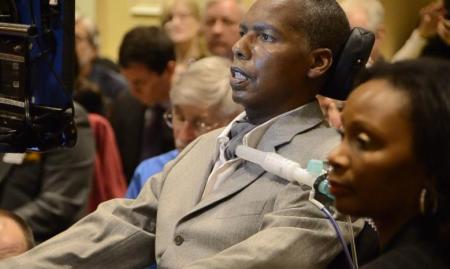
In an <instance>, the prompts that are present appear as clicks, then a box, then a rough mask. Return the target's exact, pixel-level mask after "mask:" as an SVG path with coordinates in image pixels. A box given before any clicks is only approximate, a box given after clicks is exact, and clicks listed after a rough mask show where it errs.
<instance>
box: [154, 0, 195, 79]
mask: <svg viewBox="0 0 450 269" xmlns="http://www.w3.org/2000/svg"><path fill="white" fill-rule="evenodd" d="M162 25H163V27H164V29H165V31H166V32H167V34H168V35H169V37H170V39H172V41H173V43H174V44H175V58H176V63H177V65H176V68H175V75H174V77H173V78H174V81H176V79H177V78H178V76H179V75H180V74H181V73H182V72H183V71H184V70H186V68H187V66H188V65H189V64H190V63H192V62H193V61H195V60H197V59H199V58H201V57H203V56H204V52H203V49H202V47H201V42H200V26H201V18H200V8H199V6H198V3H197V1H196V0H167V1H165V6H164V10H163V15H162Z"/></svg>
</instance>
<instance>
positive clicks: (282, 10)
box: [242, 0, 302, 32]
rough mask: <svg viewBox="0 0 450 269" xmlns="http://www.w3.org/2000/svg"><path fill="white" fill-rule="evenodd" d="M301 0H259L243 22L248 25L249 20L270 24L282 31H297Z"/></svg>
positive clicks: (298, 29)
mask: <svg viewBox="0 0 450 269" xmlns="http://www.w3.org/2000/svg"><path fill="white" fill-rule="evenodd" d="M299 2H301V0H275V1H273V0H272V1H271V0H257V1H255V3H254V4H253V5H252V6H251V7H250V9H249V11H248V12H247V13H246V14H245V16H244V19H243V20H242V22H243V23H242V24H243V25H245V26H248V25H247V24H248V23H249V22H252V23H257V24H260V25H266V26H270V27H271V28H273V29H276V30H278V31H280V32H284V31H296V32H301V29H300V28H299V26H300V23H301V20H300V16H302V15H301V12H302V11H301V10H300V9H299V8H298V3H299Z"/></svg>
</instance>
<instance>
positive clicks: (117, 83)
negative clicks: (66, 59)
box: [75, 14, 128, 112]
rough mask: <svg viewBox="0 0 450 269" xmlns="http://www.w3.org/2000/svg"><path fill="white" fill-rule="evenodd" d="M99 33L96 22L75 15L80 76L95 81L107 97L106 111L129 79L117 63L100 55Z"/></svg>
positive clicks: (125, 87)
mask: <svg viewBox="0 0 450 269" xmlns="http://www.w3.org/2000/svg"><path fill="white" fill-rule="evenodd" d="M98 35H99V33H98V30H97V27H96V26H95V24H94V22H93V21H92V20H91V19H89V18H87V17H85V16H82V15H80V14H76V16H75V49H76V55H77V59H78V64H79V70H80V72H79V73H80V77H81V78H83V79H86V80H88V81H90V82H91V83H94V84H95V85H97V87H98V88H99V90H100V92H101V93H102V94H103V96H104V97H105V99H104V100H105V108H106V109H107V110H106V112H109V108H110V105H111V102H112V101H113V100H114V99H115V98H116V97H117V96H118V95H119V93H120V92H121V91H123V90H127V87H128V85H127V81H126V80H125V78H124V77H123V76H122V75H121V74H120V72H119V68H118V67H117V65H116V64H114V63H113V62H111V61H110V60H108V59H106V58H101V57H100V56H99V52H98V51H99V36H98ZM94 98H95V97H94Z"/></svg>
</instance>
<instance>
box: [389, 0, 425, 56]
mask: <svg viewBox="0 0 450 269" xmlns="http://www.w3.org/2000/svg"><path fill="white" fill-rule="evenodd" d="M382 2H383V4H384V7H385V9H386V42H385V44H384V45H383V47H382V51H383V54H384V55H385V56H386V57H388V58H389V57H390V56H392V54H393V53H395V51H397V50H398V49H399V48H400V47H401V46H402V45H403V43H404V41H405V40H406V39H407V38H408V37H409V35H410V34H411V31H412V30H413V29H414V28H415V27H416V26H417V23H418V22H419V17H418V12H419V10H420V8H421V7H423V6H425V5H426V4H427V3H429V2H431V0H382Z"/></svg>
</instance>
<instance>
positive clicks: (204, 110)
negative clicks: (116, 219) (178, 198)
mask: <svg viewBox="0 0 450 269" xmlns="http://www.w3.org/2000/svg"><path fill="white" fill-rule="evenodd" d="M230 65H231V61H230V60H228V59H226V58H223V57H219V56H211V57H206V58H203V59H201V60H198V61H196V62H194V63H192V64H191V65H190V66H189V67H188V68H187V69H186V71H185V72H184V73H183V74H182V75H181V76H180V77H179V79H178V81H177V82H176V83H175V85H174V86H172V88H171V91H170V101H171V104H172V108H171V109H170V110H169V111H167V112H166V113H165V119H166V122H167V124H168V125H169V126H170V127H171V128H172V130H173V136H174V140H175V146H176V149H174V150H172V151H169V152H166V153H164V154H161V155H159V156H155V157H152V158H149V159H147V160H144V161H142V162H141V163H140V164H139V166H138V167H137V168H136V170H135V172H134V174H133V177H132V179H131V182H130V185H129V187H128V191H127V194H126V197H127V198H136V197H137V195H138V194H139V192H140V190H141V188H142V186H143V185H144V184H145V182H146V181H147V180H148V179H149V177H150V176H152V175H154V174H156V173H159V172H161V171H162V169H163V167H164V165H165V164H166V163H167V162H169V161H170V160H173V159H175V157H176V156H177V155H178V153H179V152H180V151H181V150H182V149H183V148H185V147H186V146H187V145H188V144H189V143H190V142H192V141H193V140H194V139H196V138H197V137H198V136H200V135H202V134H204V133H206V132H209V131H211V130H213V129H216V128H219V127H222V126H225V125H226V124H227V123H228V122H230V121H231V120H232V119H233V118H234V117H235V116H237V114H238V113H240V112H241V111H242V110H243V108H242V106H241V105H238V104H236V103H234V102H233V100H232V98H231V94H232V92H231V87H230V84H229V76H230Z"/></svg>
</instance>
